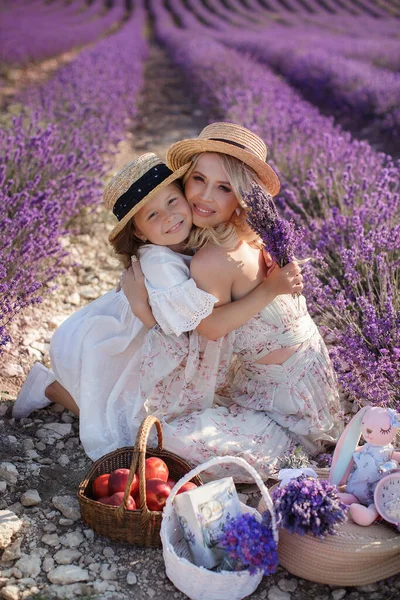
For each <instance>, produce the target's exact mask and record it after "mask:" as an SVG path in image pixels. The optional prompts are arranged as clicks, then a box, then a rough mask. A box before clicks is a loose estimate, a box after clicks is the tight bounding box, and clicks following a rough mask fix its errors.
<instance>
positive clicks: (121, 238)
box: [111, 181, 182, 269]
mask: <svg viewBox="0 0 400 600" xmlns="http://www.w3.org/2000/svg"><path fill="white" fill-rule="evenodd" d="M171 185H175V186H176V187H177V188H178V189H179V190H181V191H182V184H181V182H180V181H173V182H172V184H171ZM149 243H150V244H151V242H148V241H147V240H146V241H144V240H141V239H140V238H139V237H138V236H137V233H136V229H135V217H132V219H130V220H129V221H128V223H127V224H126V225H125V227H124V228H123V229H121V231H120V232H119V233H118V234H117V235H116V236H115V238H114V239H113V240H112V241H111V245H112V247H113V248H114V251H115V253H116V254H117V256H118V258H119V259H120V260H121V262H122V264H123V266H124V268H125V269H127V268H128V267H130V266H131V257H132V256H136V258H140V256H139V248H140V247H141V246H144V245H145V244H149Z"/></svg>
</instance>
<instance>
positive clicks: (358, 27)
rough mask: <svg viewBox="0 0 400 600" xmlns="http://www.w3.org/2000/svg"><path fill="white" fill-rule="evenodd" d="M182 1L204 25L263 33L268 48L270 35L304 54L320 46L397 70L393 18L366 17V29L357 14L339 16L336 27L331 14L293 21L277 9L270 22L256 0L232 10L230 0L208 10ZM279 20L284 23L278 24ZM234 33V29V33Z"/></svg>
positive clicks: (398, 45)
mask: <svg viewBox="0 0 400 600" xmlns="http://www.w3.org/2000/svg"><path fill="white" fill-rule="evenodd" d="M308 1H309V2H310V1H311V0H308ZM185 4H186V5H187V6H188V7H190V9H191V11H192V13H193V14H194V15H196V16H197V17H198V18H199V19H200V21H202V22H203V23H204V24H206V25H207V26H209V27H212V28H214V29H216V30H219V31H227V30H229V31H230V32H231V33H233V31H232V27H240V28H241V30H242V31H243V29H246V30H247V31H251V36H252V37H254V32H257V33H258V35H259V36H261V35H262V36H263V41H264V43H266V44H267V46H268V48H269V47H270V42H271V38H274V39H276V40H277V41H278V42H279V45H282V44H285V47H286V49H287V51H289V52H293V51H296V52H300V53H304V52H307V51H311V50H315V49H317V50H318V49H319V48H320V47H321V45H322V46H323V49H324V50H325V52H328V53H333V54H335V55H338V56H344V57H345V58H351V59H356V60H361V61H364V62H366V63H370V64H372V65H374V66H377V67H381V68H384V69H389V70H391V71H395V72H396V71H400V36H399V35H398V22H397V21H396V19H389V18H385V19H380V20H378V21H377V20H376V19H375V20H372V21H373V22H372V23H371V19H369V21H367V23H369V24H370V26H371V31H369V29H368V27H367V28H365V26H364V25H365V23H364V21H363V20H362V19H360V17H357V18H356V19H352V18H350V19H349V18H348V17H347V18H346V19H343V26H342V27H339V26H338V25H336V24H335V25H333V24H332V17H331V15H328V16H327V15H326V13H325V14H323V13H322V12H321V11H320V12H319V13H316V14H315V16H314V17H313V18H312V19H307V18H304V16H303V18H302V17H300V18H296V20H294V19H289V20H288V19H287V17H285V16H284V13H282V12H280V13H277V14H278V15H279V20H278V21H274V20H273V19H272V18H271V15H272V14H274V13H269V12H268V11H266V10H265V9H264V10H262V8H261V5H260V4H259V3H258V2H257V0H247V2H246V6H247V10H246V9H244V7H243V5H242V8H241V10H240V11H239V10H235V6H234V5H232V0H231V9H228V8H227V7H226V6H225V5H221V7H218V8H216V5H215V4H214V5H213V8H214V10H213V11H212V12H211V11H210V10H208V9H207V8H206V6H205V5H204V4H202V3H198V2H195V0H186V2H185ZM399 13H400V8H399ZM282 21H283V23H285V24H282ZM286 21H287V22H286ZM350 24H353V27H354V28H353V27H351V28H350V30H349V31H346V29H344V30H343V27H347V28H349V27H350ZM391 28H394V33H395V35H394V37H390V30H391ZM237 33H238V32H237V31H236V32H235V36H236V35H237ZM355 34H356V35H355ZM256 37H257V36H256ZM278 48H279V46H278Z"/></svg>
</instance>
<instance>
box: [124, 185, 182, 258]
mask: <svg viewBox="0 0 400 600" xmlns="http://www.w3.org/2000/svg"><path fill="white" fill-rule="evenodd" d="M134 222H135V231H136V235H137V236H138V237H139V238H142V239H143V240H148V241H149V242H151V243H152V244H157V245H158V246H175V245H177V244H181V243H182V242H184V241H185V240H186V238H187V237H188V235H189V233H190V230H191V228H192V213H191V210H190V207H189V205H188V203H187V202H186V198H185V196H184V195H183V192H182V191H181V190H180V189H179V188H178V187H177V186H176V185H174V184H173V183H171V184H170V185H167V186H166V187H165V188H164V189H162V190H161V191H160V192H159V193H158V194H156V195H155V196H154V198H152V199H151V200H150V202H148V203H147V204H146V205H145V206H143V208H141V209H140V210H139V211H138V212H137V213H136V215H135V216H134Z"/></svg>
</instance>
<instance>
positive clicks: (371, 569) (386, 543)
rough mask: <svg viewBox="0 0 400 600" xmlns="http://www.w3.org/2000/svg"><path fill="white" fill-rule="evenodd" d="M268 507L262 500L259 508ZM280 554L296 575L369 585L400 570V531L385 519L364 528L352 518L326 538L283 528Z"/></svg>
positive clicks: (330, 582)
mask: <svg viewBox="0 0 400 600" xmlns="http://www.w3.org/2000/svg"><path fill="white" fill-rule="evenodd" d="M321 471H322V470H321ZM321 471H320V472H319V473H318V475H319V477H320V478H321V479H327V478H328V474H329V472H328V470H327V469H325V470H324V471H323V472H321ZM275 487H276V486H274V487H273V488H271V490H273V489H274V488H275ZM265 509H266V504H265V502H264V500H263V499H261V501H260V503H259V505H258V510H259V511H260V512H263V511H264V510H265ZM278 555H279V564H280V565H281V566H282V567H284V568H285V569H287V571H289V573H292V575H296V576H297V577H302V578H303V579H308V580H310V581H315V582H317V583H325V584H328V585H338V586H354V585H366V584H369V583H374V582H376V581H380V580H381V579H386V577H391V576H392V575H396V574H398V573H400V534H399V533H398V532H397V531H396V529H395V528H394V527H392V526H390V525H388V524H387V523H384V522H382V521H381V522H376V523H373V524H372V525H369V526H368V527H362V526H361V525H357V524H356V523H354V522H353V521H352V519H351V517H349V518H348V520H347V521H346V522H345V523H341V524H339V526H338V529H337V533H336V534H335V535H328V536H326V537H325V538H323V539H319V538H316V537H314V536H312V535H311V534H307V535H298V534H295V533H289V532H288V531H287V530H285V529H280V531H279V545H278Z"/></svg>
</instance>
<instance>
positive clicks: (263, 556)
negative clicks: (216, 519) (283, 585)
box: [219, 513, 278, 575]
mask: <svg viewBox="0 0 400 600" xmlns="http://www.w3.org/2000/svg"><path fill="white" fill-rule="evenodd" d="M219 546H220V547H222V548H224V549H225V550H226V551H227V553H228V556H229V558H230V559H231V564H232V565H234V567H233V568H234V570H236V571H240V570H243V569H247V570H249V571H250V573H251V574H255V573H257V571H258V570H261V571H263V573H264V575H270V574H271V573H274V572H275V570H276V567H277V566H278V553H277V547H276V542H275V540H274V536H273V533H272V529H271V527H270V526H268V525H267V524H265V523H264V522H261V523H260V522H259V521H257V519H256V517H255V516H254V515H250V514H248V513H244V514H241V515H240V516H238V517H235V518H233V519H230V520H229V521H228V522H227V523H225V525H224V532H223V534H222V536H221V538H220V540H219ZM226 562H227V561H226Z"/></svg>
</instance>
